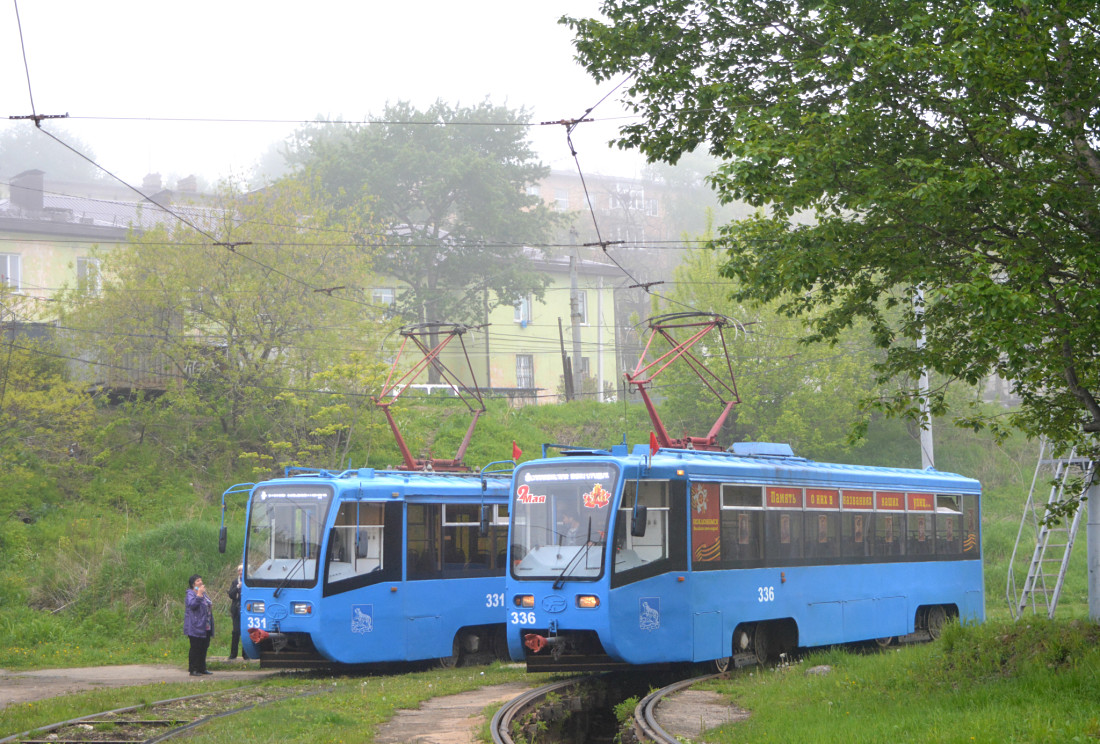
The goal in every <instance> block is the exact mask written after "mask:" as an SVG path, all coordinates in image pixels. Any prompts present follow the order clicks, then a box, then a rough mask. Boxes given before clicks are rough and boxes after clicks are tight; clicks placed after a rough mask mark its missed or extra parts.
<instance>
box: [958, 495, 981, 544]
mask: <svg viewBox="0 0 1100 744" xmlns="http://www.w3.org/2000/svg"><path fill="white" fill-rule="evenodd" d="M962 511H963V525H962V527H963V543H962V555H961V557H962V558H963V559H964V560H978V559H980V558H981V557H982V551H981V545H982V520H981V514H982V512H981V496H980V495H979V494H976V493H964V494H963V495H962Z"/></svg>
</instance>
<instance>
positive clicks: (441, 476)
mask: <svg viewBox="0 0 1100 744" xmlns="http://www.w3.org/2000/svg"><path fill="white" fill-rule="evenodd" d="M511 476H512V474H511V472H510V471H494V472H487V473H484V474H482V473H444V472H433V471H424V470H407V471H406V470H376V469H374V468H358V469H353V470H344V471H335V470H312V469H309V470H306V469H301V470H298V471H295V472H292V473H290V474H288V475H287V476H286V477H283V478H272V479H269V480H266V481H263V482H261V483H257V484H256V486H255V487H256V488H260V487H275V486H280V485H288V484H291V483H294V484H300V485H305V484H312V485H330V486H332V487H333V488H335V489H336V490H337V491H342V492H345V493H346V492H348V491H353V490H355V489H358V488H363V489H370V490H371V491H379V490H380V491H383V492H386V493H387V495H389V494H390V493H397V494H399V495H401V496H407V495H412V494H416V493H419V492H421V491H425V490H430V491H432V493H433V494H434V495H438V496H447V495H451V494H453V495H463V496H468V495H469V494H471V493H475V492H478V493H479V492H481V483H482V478H484V479H485V482H486V484H487V488H488V489H489V490H490V491H494V492H495V491H497V490H499V489H501V488H504V489H507V488H508V487H509V485H510V483H511Z"/></svg>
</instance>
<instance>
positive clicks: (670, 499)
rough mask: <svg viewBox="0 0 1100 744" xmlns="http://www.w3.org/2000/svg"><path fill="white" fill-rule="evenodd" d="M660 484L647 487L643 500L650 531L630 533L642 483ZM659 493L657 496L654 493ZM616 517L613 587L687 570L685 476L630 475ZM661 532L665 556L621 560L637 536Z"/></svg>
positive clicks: (633, 546)
mask: <svg viewBox="0 0 1100 744" xmlns="http://www.w3.org/2000/svg"><path fill="white" fill-rule="evenodd" d="M639 483H643V484H649V485H650V486H657V487H658V488H652V487H651V488H647V489H644V493H643V494H642V498H641V503H642V504H644V505H645V507H646V534H645V537H644V538H638V537H635V536H633V535H631V534H630V522H631V519H632V517H633V514H634V502H635V500H636V499H637V498H638V493H639V492H640V491H642V490H643V489H640V488H639V486H638V484H639ZM654 493H657V497H656V498H653V494H654ZM613 519H614V520H615V524H614V528H613V529H614V533H613V539H612V545H613V553H612V560H611V579H610V583H611V587H612V588H614V587H617V586H622V585H624V584H629V583H632V582H634V581H639V580H641V579H645V578H649V577H652V576H657V575H659V574H662V573H668V572H671V571H685V570H687V530H688V519H687V482H686V481H681V480H656V479H654V480H650V479H641V480H639V479H637V478H635V479H627V480H626V481H625V482H624V483H623V495H622V499H621V500H620V502H619V509H618V510H617V512H616V513H615V514H614V515H613ZM657 530H659V531H660V534H661V556H660V557H658V558H654V559H653V560H649V561H645V562H643V563H640V564H639V563H638V562H637V561H635V560H627V561H621V560H618V559H619V558H620V557H621V556H622V555H623V554H624V552H625V551H628V550H629V551H634V554H635V555H636V556H638V557H639V559H640V556H639V555H638V554H637V551H635V550H634V548H635V545H636V541H637V540H644V539H646V538H650V537H651V533H652V532H654V531H657Z"/></svg>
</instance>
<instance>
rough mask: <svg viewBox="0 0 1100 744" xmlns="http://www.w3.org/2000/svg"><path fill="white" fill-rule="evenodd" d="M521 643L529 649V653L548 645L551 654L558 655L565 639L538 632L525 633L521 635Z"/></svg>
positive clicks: (563, 646)
mask: <svg viewBox="0 0 1100 744" xmlns="http://www.w3.org/2000/svg"><path fill="white" fill-rule="evenodd" d="M523 645H524V646H526V647H527V648H529V649H531V653H535V654H537V653H539V652H541V651H542V650H543V649H545V648H547V647H549V648H550V653H551V654H552V655H554V656H555V657H556V656H560V655H561V652H562V651H563V650H564V648H565V639H564V638H562V637H561V636H550V637H547V636H543V635H539V634H538V633H527V634H526V635H524V636H523Z"/></svg>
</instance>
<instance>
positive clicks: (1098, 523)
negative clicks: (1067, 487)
mask: <svg viewBox="0 0 1100 744" xmlns="http://www.w3.org/2000/svg"><path fill="white" fill-rule="evenodd" d="M1095 467H1096V466H1095V464H1094V465H1093V468H1094V472H1095ZM1085 493H1086V495H1087V498H1088V501H1086V502H1085V508H1087V509H1088V510H1089V521H1088V522H1087V523H1086V525H1085V543H1086V544H1087V545H1088V547H1087V551H1088V571H1089V573H1088V579H1089V620H1092V621H1093V622H1094V623H1100V483H1096V482H1093V484H1092V485H1090V486H1089V488H1088V490H1087V491H1086V492H1085Z"/></svg>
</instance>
